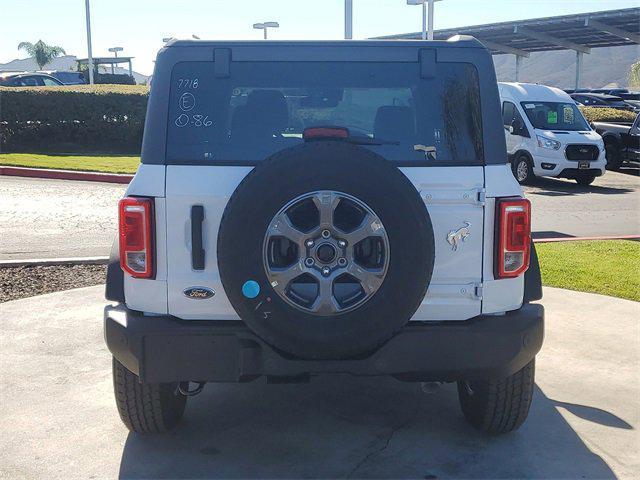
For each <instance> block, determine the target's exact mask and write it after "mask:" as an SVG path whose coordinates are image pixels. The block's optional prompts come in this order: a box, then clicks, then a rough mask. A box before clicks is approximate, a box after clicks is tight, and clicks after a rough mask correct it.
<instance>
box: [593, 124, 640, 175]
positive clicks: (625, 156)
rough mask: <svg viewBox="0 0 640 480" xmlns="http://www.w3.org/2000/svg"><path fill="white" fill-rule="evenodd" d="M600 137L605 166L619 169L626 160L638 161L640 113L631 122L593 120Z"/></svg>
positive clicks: (639, 158) (639, 150) (639, 155)
mask: <svg viewBox="0 0 640 480" xmlns="http://www.w3.org/2000/svg"><path fill="white" fill-rule="evenodd" d="M593 126H594V128H595V129H596V132H598V133H599V134H600V135H601V136H602V139H603V140H604V148H605V151H606V157H607V168H608V169H610V170H617V169H619V168H620V167H621V166H622V165H623V164H624V163H626V162H640V115H638V116H636V119H635V121H634V122H633V123H622V122H616V123H609V122H593Z"/></svg>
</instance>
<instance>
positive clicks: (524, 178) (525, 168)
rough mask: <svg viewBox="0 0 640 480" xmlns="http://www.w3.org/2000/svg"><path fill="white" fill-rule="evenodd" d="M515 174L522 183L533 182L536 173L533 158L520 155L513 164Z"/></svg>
mask: <svg viewBox="0 0 640 480" xmlns="http://www.w3.org/2000/svg"><path fill="white" fill-rule="evenodd" d="M512 169H513V176H514V177H516V180H518V183H519V184H521V185H529V184H531V183H532V182H533V179H534V178H535V175H534V173H533V166H532V165H531V160H529V157H527V156H526V155H518V156H517V157H516V159H515V160H514V162H513V165H512Z"/></svg>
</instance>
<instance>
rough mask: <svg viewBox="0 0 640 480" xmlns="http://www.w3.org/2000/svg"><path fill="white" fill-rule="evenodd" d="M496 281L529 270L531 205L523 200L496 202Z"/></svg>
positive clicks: (512, 199) (514, 199) (500, 200)
mask: <svg viewBox="0 0 640 480" xmlns="http://www.w3.org/2000/svg"><path fill="white" fill-rule="evenodd" d="M496 226H497V228H496V242H497V248H496V256H495V276H496V278H512V277H517V276H518V275H521V274H522V273H524V272H525V271H526V270H527V268H529V254H530V248H531V203H529V200H525V199H524V198H504V199H499V200H497V202H496Z"/></svg>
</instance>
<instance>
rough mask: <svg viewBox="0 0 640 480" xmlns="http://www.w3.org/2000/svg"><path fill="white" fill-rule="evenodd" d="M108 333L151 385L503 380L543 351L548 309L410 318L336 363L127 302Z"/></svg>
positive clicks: (110, 317)
mask: <svg viewBox="0 0 640 480" xmlns="http://www.w3.org/2000/svg"><path fill="white" fill-rule="evenodd" d="M104 336H105V341H106V343H107V346H108V347H109V350H110V351H111V353H112V354H113V356H114V357H115V358H116V359H117V360H118V361H120V363H122V364H123V365H124V366H125V367H127V368H128V369H129V370H130V371H132V372H133V373H135V374H137V375H139V376H140V378H141V380H142V381H144V382H173V381H186V380H194V381H209V382H246V381H251V380H254V379H255V378H258V377H260V376H267V378H268V380H270V381H274V382H275V381H296V380H301V379H305V378H306V377H308V376H309V375H314V374H321V373H349V374H353V375H393V376H396V377H398V378H401V379H404V380H414V381H454V380H461V379H473V378H504V377H506V376H508V375H510V374H512V373H514V372H516V371H518V370H520V369H521V368H522V367H524V366H525V365H526V364H527V363H528V362H529V361H530V360H531V359H532V358H533V357H534V356H535V355H536V353H538V351H539V350H540V348H541V346H542V339H543V336H544V309H543V307H542V306H541V305H537V304H525V305H524V306H523V307H522V308H521V309H519V310H515V311H513V312H508V313H507V314H505V315H501V316H492V315H482V316H479V317H476V318H473V319H471V320H467V321H464V322H440V323H435V322H411V323H410V324H409V325H408V326H407V327H405V328H404V329H403V330H402V331H401V332H400V333H398V334H397V335H396V336H395V337H393V338H392V339H391V340H389V341H388V342H387V343H385V344H384V345H383V346H382V347H380V348H379V349H378V350H376V351H375V352H373V353H371V354H370V355H367V356H365V357H363V358H357V359H350V360H337V361H314V360H303V359H298V358H292V357H290V356H287V355H285V354H282V353H280V352H278V351H277V350H275V349H274V348H272V347H271V346H269V345H268V344H266V343H265V342H263V341H262V340H261V339H260V338H258V337H257V336H256V335H254V334H253V333H252V332H251V331H250V330H249V329H248V328H247V327H246V326H245V325H244V323H242V322H239V321H215V322H213V321H182V320H179V319H176V318H174V317H170V316H157V317H151V316H143V315H141V314H139V313H137V312H133V311H131V310H128V309H127V308H125V307H124V306H122V305H119V306H115V307H113V306H108V307H106V308H105V311H104Z"/></svg>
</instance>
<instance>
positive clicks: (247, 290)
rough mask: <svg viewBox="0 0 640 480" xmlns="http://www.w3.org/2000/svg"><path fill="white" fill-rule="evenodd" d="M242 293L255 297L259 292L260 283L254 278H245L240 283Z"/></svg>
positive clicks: (248, 296)
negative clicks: (244, 280) (241, 283)
mask: <svg viewBox="0 0 640 480" xmlns="http://www.w3.org/2000/svg"><path fill="white" fill-rule="evenodd" d="M242 294H243V295H244V296H245V297H247V298H256V297H257V296H258V295H259V294H260V285H258V282H256V281H254V280H247V281H246V282H244V285H242Z"/></svg>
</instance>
